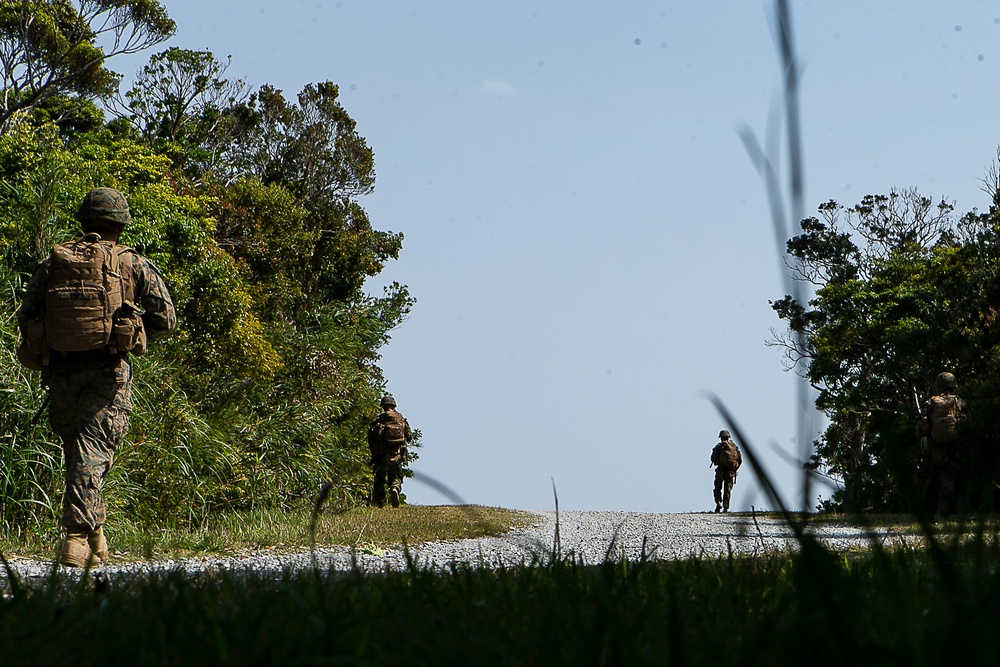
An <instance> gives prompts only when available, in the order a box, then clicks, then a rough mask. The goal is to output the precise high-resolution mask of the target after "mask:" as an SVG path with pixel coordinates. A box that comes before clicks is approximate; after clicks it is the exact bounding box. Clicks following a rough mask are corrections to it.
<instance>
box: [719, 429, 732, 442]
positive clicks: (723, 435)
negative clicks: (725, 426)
mask: <svg viewBox="0 0 1000 667" xmlns="http://www.w3.org/2000/svg"><path fill="white" fill-rule="evenodd" d="M730 437H731V436H730V435H729V431H726V430H722V431H719V438H720V439H721V440H729V438H730Z"/></svg>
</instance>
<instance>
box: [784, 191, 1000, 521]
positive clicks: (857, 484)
mask: <svg viewBox="0 0 1000 667" xmlns="http://www.w3.org/2000/svg"><path fill="white" fill-rule="evenodd" d="M993 192H994V203H995V205H994V206H992V207H991V210H990V211H989V212H988V213H985V214H981V213H978V212H975V211H974V212H972V213H969V214H966V215H964V216H960V217H959V216H956V215H955V214H954V206H953V205H952V204H949V203H947V202H944V201H941V202H936V203H935V202H933V201H932V200H930V199H928V198H926V197H923V196H921V195H919V194H918V193H917V192H916V191H915V190H905V191H893V192H890V193H889V194H888V195H871V196H867V197H865V198H864V199H863V200H862V201H861V202H860V203H859V204H857V205H856V206H853V207H850V208H845V207H843V206H841V205H840V204H838V203H836V202H832V201H831V202H827V203H826V204H823V205H822V206H820V207H819V214H820V215H819V217H818V218H808V219H806V220H803V221H802V223H801V227H802V234H800V235H798V236H796V237H794V238H792V239H790V240H789V241H788V243H787V249H788V253H789V255H790V257H791V259H792V262H790V265H791V267H792V269H793V270H794V271H795V272H796V277H797V279H799V280H803V281H807V282H808V283H810V284H811V285H812V286H814V288H815V294H814V296H813V297H812V298H811V299H810V300H809V302H808V303H805V304H804V303H799V302H797V301H796V300H795V299H793V298H792V297H789V296H786V297H785V298H784V299H781V300H779V301H776V302H774V303H772V306H773V308H774V309H775V311H777V313H778V315H779V316H780V317H781V318H782V319H783V320H785V321H786V322H787V324H788V327H789V330H790V333H791V335H782V336H778V337H777V339H776V340H775V344H777V345H782V346H784V347H785V349H786V351H787V353H788V359H789V361H790V363H791V365H792V366H794V367H796V368H797V369H799V371H800V372H801V373H802V374H803V375H804V376H805V377H806V378H807V379H808V381H809V382H810V383H811V384H812V385H813V386H814V387H815V388H816V389H817V390H818V397H817V400H816V405H817V407H818V408H819V409H820V410H821V411H823V413H824V414H825V415H826V416H827V417H828V418H829V425H828V427H827V428H826V430H825V432H824V433H823V434H822V437H821V438H820V440H819V442H818V443H817V446H816V450H815V455H814V457H813V460H812V461H811V462H810V463H809V466H810V467H812V468H813V469H816V470H818V471H820V472H821V473H823V474H826V475H829V476H830V477H832V478H834V479H835V480H836V481H837V482H839V483H840V484H841V491H840V492H839V493H837V494H836V495H835V496H834V498H833V499H832V501H831V502H829V503H827V504H828V506H837V505H840V506H846V507H847V508H848V509H853V510H861V511H868V510H880V511H894V510H915V509H918V508H919V507H920V495H921V487H922V484H923V479H924V477H925V476H926V475H927V474H928V470H927V465H928V464H927V461H926V457H925V456H924V455H923V454H922V452H921V451H920V449H919V448H918V447H917V439H916V437H915V435H914V426H915V422H916V412H917V407H916V406H917V403H918V402H922V401H923V400H925V399H926V397H927V396H928V395H929V393H930V391H931V386H932V383H933V380H934V378H935V377H936V376H937V374H938V373H940V372H943V371H949V372H952V373H954V374H955V375H956V376H957V377H958V379H959V382H960V384H961V386H960V389H959V394H960V395H961V396H962V397H963V398H965V399H966V400H967V401H968V402H969V404H970V406H971V411H972V420H971V421H972V423H971V433H970V434H969V435H968V436H967V437H966V438H965V441H964V443H965V456H966V462H965V465H964V470H965V475H964V478H963V480H962V482H963V483H962V485H961V486H962V492H963V501H964V507H965V508H966V509H976V508H983V507H989V506H992V505H993V504H994V498H993V496H994V489H995V487H996V479H997V478H996V474H995V469H996V459H997V451H998V445H1000V439H998V436H1000V410H998V409H997V408H998V407H1000V406H998V397H1000V379H998V378H1000V376H998V374H997V370H998V364H1000V321H998V310H997V306H998V304H1000V208H998V206H1000V190H998V189H997V188H994V189H993ZM797 334H798V335H797Z"/></svg>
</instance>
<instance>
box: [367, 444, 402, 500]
mask: <svg viewBox="0 0 1000 667" xmlns="http://www.w3.org/2000/svg"><path fill="white" fill-rule="evenodd" d="M374 478H375V479H374V484H373V488H372V504H373V505H377V506H379V507H382V506H383V505H385V487H386V484H388V485H389V488H390V489H395V490H396V492H397V493H398V492H399V491H402V490H403V462H402V461H401V460H400V458H399V456H396V458H395V460H393V459H391V458H386V457H382V458H378V459H376V460H375V465H374Z"/></svg>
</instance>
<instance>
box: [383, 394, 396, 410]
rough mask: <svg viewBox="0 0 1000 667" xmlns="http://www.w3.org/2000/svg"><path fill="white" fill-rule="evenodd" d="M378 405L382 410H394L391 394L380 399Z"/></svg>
mask: <svg viewBox="0 0 1000 667" xmlns="http://www.w3.org/2000/svg"><path fill="white" fill-rule="evenodd" d="M380 404H381V406H382V407H383V408H394V407H396V399H395V398H393V397H392V394H386V395H385V396H383V397H382V400H381V401H380Z"/></svg>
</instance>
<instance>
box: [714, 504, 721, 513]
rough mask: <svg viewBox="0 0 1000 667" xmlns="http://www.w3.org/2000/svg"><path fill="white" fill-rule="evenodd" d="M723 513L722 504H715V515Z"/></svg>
mask: <svg viewBox="0 0 1000 667" xmlns="http://www.w3.org/2000/svg"><path fill="white" fill-rule="evenodd" d="M721 511H722V503H715V513H716V514H718V513H719V512H721Z"/></svg>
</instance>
